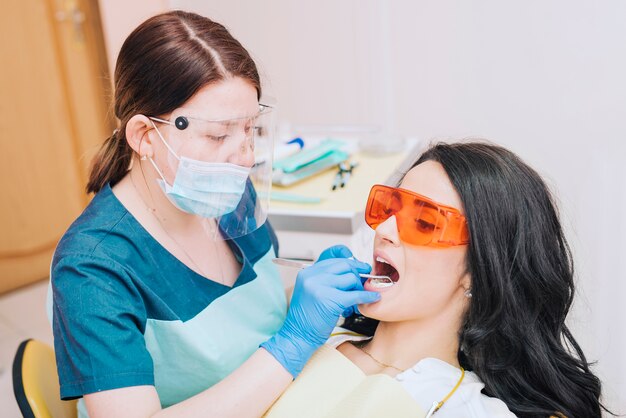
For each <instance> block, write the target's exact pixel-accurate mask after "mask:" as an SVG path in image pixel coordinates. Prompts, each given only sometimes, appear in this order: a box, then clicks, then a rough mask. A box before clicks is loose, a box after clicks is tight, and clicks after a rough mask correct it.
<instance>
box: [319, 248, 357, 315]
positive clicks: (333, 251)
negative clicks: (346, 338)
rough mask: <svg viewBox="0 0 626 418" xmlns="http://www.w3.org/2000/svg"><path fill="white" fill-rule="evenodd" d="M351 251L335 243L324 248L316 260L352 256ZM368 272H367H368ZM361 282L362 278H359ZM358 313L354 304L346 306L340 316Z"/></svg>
mask: <svg viewBox="0 0 626 418" xmlns="http://www.w3.org/2000/svg"><path fill="white" fill-rule="evenodd" d="M352 257H353V255H352V251H350V249H349V248H348V247H346V246H345V245H335V246H333V247H329V248H326V249H325V250H324V251H322V253H321V254H320V257H319V258H318V259H317V261H322V260H327V259H329V258H352ZM368 273H369V272H368ZM361 283H363V280H361ZM355 313H356V314H360V312H359V308H358V307H357V306H356V305H352V306H348V307H347V308H346V310H345V311H343V312H342V314H341V316H343V317H344V318H347V317H349V316H352V315H354V314H355Z"/></svg>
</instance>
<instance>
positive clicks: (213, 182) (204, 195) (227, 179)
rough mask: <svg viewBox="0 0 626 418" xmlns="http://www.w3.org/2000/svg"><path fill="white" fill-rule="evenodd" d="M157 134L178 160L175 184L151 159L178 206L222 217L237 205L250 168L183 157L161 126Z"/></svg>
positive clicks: (165, 190) (192, 212)
mask: <svg viewBox="0 0 626 418" xmlns="http://www.w3.org/2000/svg"><path fill="white" fill-rule="evenodd" d="M155 129H156V127H155ZM157 134H158V135H159V137H160V138H161V140H162V141H163V143H164V144H165V146H166V147H167V149H168V150H169V152H171V153H172V155H173V156H174V157H176V159H177V160H178V168H177V169H176V176H175V177H174V183H173V184H172V185H169V184H168V183H167V181H166V180H165V177H164V176H163V173H162V172H161V170H159V168H158V167H157V165H156V163H155V162H154V161H153V160H152V158H150V162H151V163H152V165H153V166H154V168H155V169H156V171H157V172H158V173H159V176H161V178H160V179H158V180H157V181H158V183H159V186H160V187H161V189H162V190H163V193H165V195H166V196H167V197H168V199H169V200H170V201H171V202H172V203H173V204H174V206H176V207H177V208H179V209H180V210H182V211H184V212H187V213H191V214H194V215H198V216H201V217H203V218H218V217H220V216H223V215H226V214H228V213H231V212H233V211H234V210H235V209H236V208H237V205H238V204H239V202H240V201H241V197H242V196H243V193H244V191H245V189H246V182H247V180H248V176H249V174H250V168H249V167H242V166H239V165H235V164H231V163H209V162H205V161H199V160H193V159H191V158H187V157H179V156H178V155H176V153H175V152H174V151H173V150H172V149H171V148H170V146H169V144H168V143H167V142H166V141H165V139H164V138H163V137H162V136H161V133H160V132H159V130H158V129H157Z"/></svg>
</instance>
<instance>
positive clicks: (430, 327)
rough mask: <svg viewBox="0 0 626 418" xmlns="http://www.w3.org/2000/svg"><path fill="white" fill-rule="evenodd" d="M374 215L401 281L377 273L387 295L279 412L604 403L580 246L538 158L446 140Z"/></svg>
mask: <svg viewBox="0 0 626 418" xmlns="http://www.w3.org/2000/svg"><path fill="white" fill-rule="evenodd" d="M365 218H366V222H367V223H368V224H369V225H370V226H371V227H372V228H374V229H375V230H376V237H375V241H374V264H373V273H374V274H379V275H387V276H390V277H391V279H392V280H393V281H394V284H393V285H392V286H389V287H375V286H376V283H373V282H372V280H371V279H370V280H368V281H367V282H365V284H364V287H365V289H367V290H376V291H379V292H380V293H381V296H382V298H381V300H380V301H379V302H377V303H373V304H370V305H361V306H359V310H360V312H361V314H362V315H364V316H365V317H366V318H364V317H362V316H353V317H350V318H348V319H347V320H346V322H345V324H344V328H337V329H336V330H335V331H336V332H335V333H334V334H333V336H332V337H331V339H330V340H329V342H328V344H327V345H326V346H324V347H322V349H320V350H319V351H318V352H317V353H316V355H315V356H314V357H313V358H312V359H311V361H310V362H309V364H308V365H307V367H305V369H304V371H303V372H302V374H301V375H300V376H299V377H298V379H296V380H295V381H294V383H292V385H291V387H290V388H289V389H288V390H287V391H286V392H285V394H284V395H283V396H282V397H281V398H280V399H279V400H278V401H277V402H276V403H275V404H274V406H273V408H272V409H270V410H269V411H268V414H267V416H268V417H282V416H289V415H291V416H294V414H295V415H297V416H299V417H314V416H324V417H333V416H337V417H340V416H341V417H347V416H359V417H361V416H390V417H391V416H393V417H401V416H407V417H408V416H412V417H416V416H421V417H423V416H431V415H432V414H434V415H435V416H436V417H439V418H444V417H477V418H478V417H480V418H484V417H513V416H520V417H539V416H541V417H548V416H559V417H562V416H566V417H569V418H573V417H600V415H601V409H603V408H604V407H603V406H602V405H601V403H600V401H599V397H600V381H599V380H598V378H597V377H596V376H595V375H594V374H593V373H592V372H591V371H590V369H589V366H588V363H587V361H586V359H585V356H584V354H583V352H582V351H581V349H580V347H579V346H578V344H577V343H576V341H575V340H574V338H573V336H572V334H571V333H570V331H569V330H568V328H567V326H566V325H565V318H566V316H567V313H568V311H569V309H570V306H571V304H572V300H573V296H574V280H573V265H572V259H571V254H570V250H569V247H568V245H567V242H566V240H565V237H564V234H563V230H562V228H561V225H560V222H559V218H558V215H557V210H556V207H555V204H554V201H553V198H552V196H551V195H550V193H549V191H548V189H547V187H546V185H545V183H544V182H543V181H542V179H541V178H540V177H539V175H538V174H537V173H536V172H535V171H534V170H533V169H531V168H530V167H528V166H527V165H526V164H524V163H523V162H522V161H521V160H520V159H519V158H518V157H517V156H516V155H515V154H513V153H512V152H510V151H507V150H506V149H504V148H501V147H498V146H495V145H491V144H487V143H479V142H474V143H458V144H452V145H450V144H438V145H435V146H433V147H431V148H430V149H429V150H428V151H427V152H426V153H424V154H423V155H422V156H421V157H420V158H419V160H418V161H417V162H416V163H415V165H414V166H413V168H411V169H410V170H409V171H408V172H407V173H406V174H405V176H404V178H403V179H402V181H401V183H400V185H399V188H391V187H387V186H374V187H373V188H372V191H371V193H370V196H369V199H368V202H367V208H366V214H365ZM370 318H371V319H370ZM373 320H376V321H373ZM368 321H369V324H370V325H372V326H371V327H370V329H369V330H368V329H367V328H368ZM376 325H377V326H376ZM349 328H350V329H351V330H350V329H349ZM374 329H375V332H374ZM353 331H359V332H360V333H361V334H359V333H357V332H353ZM372 332H373V338H370V337H366V336H363V335H362V334H369V335H371V333H372Z"/></svg>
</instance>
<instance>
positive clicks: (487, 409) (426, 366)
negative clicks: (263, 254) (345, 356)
mask: <svg viewBox="0 0 626 418" xmlns="http://www.w3.org/2000/svg"><path fill="white" fill-rule="evenodd" d="M369 338H370V337H364V336H358V334H356V335H355V333H353V332H352V331H349V330H347V329H344V328H335V330H334V331H333V334H332V335H331V337H330V339H329V340H328V342H327V344H328V345H330V346H332V347H335V348H336V347H338V346H339V345H340V344H342V343H343V342H345V341H361V340H367V339H369ZM460 378H461V370H459V369H457V368H456V367H454V366H452V365H451V364H448V363H446V362H445V361H442V360H439V359H436V358H425V359H422V360H420V361H418V362H417V363H416V364H415V365H414V366H413V367H411V368H410V369H407V370H405V371H403V372H402V373H398V374H397V375H396V377H395V379H396V380H397V381H398V382H400V384H401V385H402V387H403V388H404V389H406V391H407V392H408V393H409V395H410V396H411V397H412V398H413V399H414V400H415V401H416V402H417V403H418V404H419V405H420V406H421V407H422V409H423V410H424V411H428V410H429V409H430V407H431V406H432V405H433V402H439V401H441V400H442V399H443V398H445V397H446V395H447V394H448V393H450V391H451V390H452V388H454V386H455V385H456V383H457V382H458V381H459V379H460ZM484 387H485V384H484V383H483V382H482V381H481V380H480V379H479V378H478V376H477V375H476V374H475V373H473V372H468V371H466V372H465V377H464V378H463V381H462V382H461V385H460V386H459V388H458V389H457V390H456V391H455V392H454V393H453V394H452V396H451V397H450V399H448V400H447V401H446V402H445V403H444V404H443V406H442V407H441V409H439V411H437V412H436V413H435V414H434V417H435V418H466V417H468V418H512V417H515V414H513V413H512V412H511V411H509V409H508V408H507V406H506V404H505V403H504V402H502V401H501V400H499V399H497V398H492V397H490V396H487V395H485V394H483V393H481V390H482V389H483V388H484Z"/></svg>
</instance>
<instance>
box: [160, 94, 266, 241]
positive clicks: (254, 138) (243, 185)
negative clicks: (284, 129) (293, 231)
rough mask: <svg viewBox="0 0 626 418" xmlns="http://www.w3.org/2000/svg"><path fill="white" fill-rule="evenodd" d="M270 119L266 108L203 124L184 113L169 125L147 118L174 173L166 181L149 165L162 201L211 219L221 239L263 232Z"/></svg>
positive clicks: (172, 118) (190, 112) (174, 114)
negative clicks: (218, 230) (164, 147)
mask: <svg viewBox="0 0 626 418" xmlns="http://www.w3.org/2000/svg"><path fill="white" fill-rule="evenodd" d="M274 117H275V112H274V111H273V108H272V107H270V106H268V105H259V110H258V112H255V113H253V114H248V115H244V116H240V117H235V118H232V119H225V120H207V119H203V118H201V117H199V116H198V115H197V114H195V112H194V111H193V110H192V109H185V108H180V109H177V110H175V111H174V112H172V114H171V116H170V118H169V120H165V119H160V118H156V117H151V118H150V119H151V120H152V123H153V124H154V126H155V128H156V131H157V134H158V135H159V137H160V138H161V140H162V141H163V143H164V144H165V146H166V147H167V149H168V150H169V153H168V164H169V166H170V168H171V169H172V170H173V172H174V173H175V176H174V178H173V179H172V178H170V179H166V177H165V176H164V173H163V172H162V170H160V169H159V167H157V165H156V164H155V163H154V161H152V160H151V162H152V164H153V165H154V167H155V169H156V170H157V172H158V173H159V175H160V177H161V179H160V181H159V184H160V186H161V188H162V189H163V191H164V193H165V194H166V196H167V197H168V198H169V199H170V201H171V202H172V203H173V204H174V205H175V206H177V207H178V208H179V209H181V210H183V211H185V212H187V213H191V214H194V215H197V216H200V217H202V218H211V219H215V220H216V221H217V222H218V224H219V227H220V230H221V231H222V234H223V236H224V237H225V238H238V237H241V236H243V235H246V234H249V233H251V232H253V231H255V230H256V229H258V228H259V227H261V226H262V225H263V224H264V223H265V221H266V219H267V213H268V208H269V195H270V188H271V184H272V156H273V147H274V128H275V121H274ZM216 235H217V234H216Z"/></svg>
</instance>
